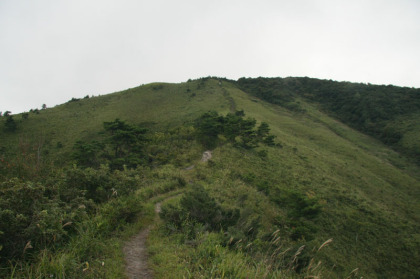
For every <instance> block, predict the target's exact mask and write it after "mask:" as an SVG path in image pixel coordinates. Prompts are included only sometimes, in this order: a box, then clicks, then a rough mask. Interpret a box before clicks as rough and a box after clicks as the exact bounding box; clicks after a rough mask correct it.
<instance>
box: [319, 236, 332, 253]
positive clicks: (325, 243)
mask: <svg viewBox="0 0 420 279" xmlns="http://www.w3.org/2000/svg"><path fill="white" fill-rule="evenodd" d="M332 241H333V239H332V238H330V239H328V240H327V241H325V242H324V243H322V245H321V246H319V248H318V251H317V252H319V251H320V250H321V249H322V248H323V247H325V246H327V245H328V244H329V243H331V242H332Z"/></svg>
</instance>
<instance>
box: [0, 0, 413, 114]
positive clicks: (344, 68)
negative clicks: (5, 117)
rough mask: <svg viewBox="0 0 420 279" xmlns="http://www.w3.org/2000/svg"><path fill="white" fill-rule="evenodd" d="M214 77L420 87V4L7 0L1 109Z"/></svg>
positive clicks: (0, 32) (0, 56) (0, 52)
mask: <svg viewBox="0 0 420 279" xmlns="http://www.w3.org/2000/svg"><path fill="white" fill-rule="evenodd" d="M209 75H211V76H220V77H227V78H230V79H238V78H240V77H258V76H265V77H277V76H280V77H286V76H309V77H316V78H323V79H333V80H339V81H343V80H345V81H354V82H370V83H373V84H395V85H401V86H409V87H420V1H419V0H352V1H348V0H345V1H341V0H321V1H317V0H295V1H291V0H290V1H282V0H255V1H251V0H240V1H236V0H234V1H228V0H225V1H219V0H213V1H209V0H207V1H201V0H178V1H169V0H149V1H143V0H90V1H89V0H68V1H61V0H36V1H34V0H27V1H26V0H0V111H3V112H4V111H6V110H10V111H12V113H19V112H23V111H29V110H30V109H31V108H40V107H41V105H42V104H44V103H45V104H47V106H48V107H52V106H54V105H57V104H60V103H64V102H66V101H68V100H69V99H71V98H72V97H78V98H79V97H84V96H86V95H88V94H89V95H92V94H93V95H98V94H106V93H112V92H115V91H120V90H123V89H127V88H130V87H135V86H138V85H140V84H145V83H150V82H156V81H164V82H182V81H186V80H188V79H189V78H191V79H194V78H199V77H203V76H209Z"/></svg>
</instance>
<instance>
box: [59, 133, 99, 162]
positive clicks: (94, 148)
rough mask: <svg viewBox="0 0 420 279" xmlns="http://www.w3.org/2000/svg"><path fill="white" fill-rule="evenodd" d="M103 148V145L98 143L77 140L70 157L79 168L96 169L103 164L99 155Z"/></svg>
mask: <svg viewBox="0 0 420 279" xmlns="http://www.w3.org/2000/svg"><path fill="white" fill-rule="evenodd" d="M61 146H62V145H61ZM104 148H105V144H104V143H101V142H99V141H95V140H94V141H92V142H90V143H86V142H83V141H81V140H78V141H76V143H75V144H74V147H73V150H74V151H73V154H72V157H73V159H74V160H76V162H77V164H78V165H79V166H81V167H86V168H87V167H92V168H97V167H99V166H100V165H101V164H102V163H103V160H104V158H103V156H101V154H103V153H102V151H103V150H104Z"/></svg>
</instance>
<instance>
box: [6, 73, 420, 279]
mask: <svg viewBox="0 0 420 279" xmlns="http://www.w3.org/2000/svg"><path fill="white" fill-rule="evenodd" d="M304 81H305V80H304V79H303V80H301V79H289V80H284V81H282V82H284V83H285V84H288V87H287V88H286V87H285V86H284V85H282V86H283V87H281V86H280V87H281V88H280V87H279V86H278V84H277V83H278V80H276V81H275V82H274V83H273V82H272V81H266V80H259V81H258V82H259V83H260V84H258V82H256V81H255V80H248V79H240V80H239V81H238V82H236V81H229V80H226V79H217V78H203V79H199V80H194V81H188V82H185V83H181V84H165V83H156V84H149V85H144V86H140V87H137V88H132V89H128V90H125V91H122V92H117V93H113V94H109V95H104V96H98V97H91V98H84V99H81V100H75V99H73V100H71V101H69V102H67V103H65V104H62V105H59V106H56V107H54V108H48V109H44V110H40V111H39V112H38V113H37V112H30V113H29V114H28V115H27V116H24V114H20V115H13V121H14V123H15V129H10V128H8V126H7V125H6V122H7V121H8V120H7V119H8V117H2V118H0V127H5V128H4V129H3V130H0V138H1V142H0V149H1V153H0V159H1V162H0V164H1V165H0V175H1V176H0V210H1V212H0V231H1V232H2V233H0V240H1V241H2V243H1V246H2V249H1V250H0V268H1V269H0V272H1V274H2V275H4V276H7V277H10V278H25V277H26V278H27V277H33V278H44V277H46V276H50V275H53V276H54V278H100V277H102V278H105V277H106V278H121V277H123V276H124V275H123V274H124V260H123V256H122V252H121V251H122V248H121V247H122V245H123V243H124V241H125V239H127V237H129V236H130V235H132V234H135V233H136V232H137V231H138V230H139V229H140V228H141V227H145V226H148V224H150V223H151V222H152V219H153V218H152V216H153V204H154V202H155V201H159V200H162V201H163V205H162V213H161V214H160V216H161V220H160V221H159V222H158V223H156V224H155V225H154V226H153V227H152V233H151V234H150V238H149V240H148V245H149V253H150V258H149V264H150V266H151V267H152V268H153V270H154V274H155V277H156V278H168V274H171V276H170V277H171V278H308V277H309V276H319V277H321V278H347V277H350V278H360V277H364V278H417V277H419V276H420V273H419V269H418V263H419V262H420V255H419V251H420V234H419V231H420V206H419V205H420V202H419V200H420V176H419V173H420V171H419V168H418V165H417V164H414V163H412V161H413V158H414V160H415V158H416V156H417V155H416V154H417V153H415V154H414V153H413V154H414V155H413V154H411V156H406V155H403V154H408V153H410V151H412V150H417V148H418V146H417V145H418V141H417V140H416V138H417V136H416V135H417V133H418V132H419V131H420V129H417V128H416V127H417V125H418V120H417V118H415V117H414V115H417V114H418V113H420V110H418V109H417V104H416V103H415V102H414V103H413V102H411V103H413V104H412V106H410V107H409V108H407V111H408V112H405V111H404V110H403V109H401V108H399V110H401V112H398V113H397V114H396V116H395V117H388V118H386V119H384V118H381V119H380V120H377V122H375V120H374V119H373V120H372V123H380V125H382V126H378V127H379V128H378V129H377V130H375V131H366V129H368V126H366V125H367V124H366V125H365V126H363V125H364V124H363V125H362V126H363V128H360V127H361V126H358V125H355V124H354V123H353V122H349V124H350V125H351V127H349V126H347V125H346V124H343V122H348V121H350V120H348V119H350V118H351V117H350V116H348V115H345V116H343V115H342V116H338V114H339V112H340V111H339V110H338V108H337V109H335V110H333V109H332V107H333V104H332V103H329V102H327V101H322V100H318V99H317V98H316V96H318V95H316V94H317V93H316V92H319V90H318V89H319V88H315V89H314V88H313V87H312V85H311V83H310V82H307V83H305V82H304ZM311 82H313V81H311ZM289 83H290V84H294V85H293V86H292V85H290V84H289ZM276 84H277V85H276ZM282 84H283V83H282ZM296 84H298V85H299V86H298V85H296ZM353 86H356V85H353ZM350 87H351V86H350ZM356 87H357V86H356ZM279 88H280V89H279ZM285 88H286V89H285ZM351 88H352V87H351ZM394 89H395V88H394ZM397 89H398V90H400V91H401V94H406V92H405V91H404V90H405V89H404V90H403V89H399V88H397ZM317 90H318V91H317ZM375 90H377V91H380V90H381V88H376V87H375ZM264 92H265V93H266V94H262V93H264ZM267 92H268V93H267ZM273 92H274V93H273ZM416 92H417V91H415V92H414V93H412V92H411V93H407V94H409V95H407V97H406V98H408V99H410V98H414V99H415V98H417V95H415V94H417V93H416ZM359 93H360V95H362V94H363V92H359ZM273 94H274V95H276V94H277V95H276V96H278V98H277V97H276V98H277V99H276V101H273V99H272V98H271V97H272V96H273ZM354 94H356V93H354ZM410 94H414V95H413V96H414V97H413V96H412V95H410ZM267 96H268V97H267ZM270 96H271V97H270ZM404 96H405V95H404ZM325 99H328V100H329V101H330V100H331V99H332V97H328V98H325ZM391 99H392V100H394V99H393V98H391ZM401 99H404V97H401ZM410 100H411V99H410ZM395 102H397V101H395ZM398 102H399V101H398ZM355 107H357V105H355ZM394 107H395V106H394ZM320 108H322V110H321V109H320ZM209 111H212V113H208V112H209ZM349 111H351V109H350V108H349V109H348V110H346V113H349ZM386 111H387V113H390V112H388V110H386ZM238 112H239V113H238ZM206 113H208V114H206ZM243 114H244V115H243ZM355 114H357V113H356V112H355ZM332 116H335V117H337V118H334V117H332ZM206 117H207V118H206ZM343 117H344V118H343ZM355 118H356V116H355ZM116 119H119V121H122V123H124V125H125V126H124V125H122V126H121V127H126V128H121V131H120V130H109V129H108V130H107V127H110V125H114V124H115V125H116V123H121V122H117V121H116ZM254 120H255V121H254ZM385 120H386V121H385ZM205 121H207V122H205ZM340 121H343V122H340ZM384 121H385V122H384ZM405 121H406V122H405ZM9 122H10V120H9ZM104 122H106V123H109V125H108V126H107V125H104ZM262 123H267V124H268V127H269V129H270V132H269V134H271V135H274V136H275V139H274V144H269V141H266V144H265V143H263V142H264V141H263V140H261V141H257V140H258V138H259V136H258V135H259V134H260V133H261V132H259V131H258V129H260V128H259V127H261V126H263V125H262ZM363 123H365V122H363ZM229 125H231V126H229ZM235 125H236V126H235ZM245 126H247V128H245ZM203 127H205V129H204V128H203ZM229 127H240V128H238V129H240V130H241V132H240V133H239V132H238V133H237V134H235V133H234V132H232V129H231V128H229ZM384 127H385V128H384ZM390 127H394V128H396V127H398V129H400V130H399V131H400V132H401V134H400V136H399V137H398V140H396V141H392V142H389V141H386V140H384V137H383V134H380V132H381V131H383V129H388V128H389V129H391V128H390ZM355 128H357V129H359V128H360V130H361V131H364V132H365V133H367V134H369V135H366V134H363V133H361V132H360V131H357V130H355ZM139 129H143V130H141V131H146V130H147V132H144V135H143V134H142V136H141V137H140V136H138V137H137V136H134V134H135V133H136V131H137V132H138V131H140V130H139ZM144 129H146V130H144ZM201 129H204V130H201ZM261 129H262V128H261ZM364 129H365V130H364ZM233 130H235V129H233ZM203 131H204V132H203ZM206 131H208V133H207V134H206ZM120 132H121V133H120ZM378 134H380V136H377V139H375V138H374V137H371V136H372V135H373V136H375V135H378ZM117 135H120V136H122V137H123V138H122V139H121V140H120V141H119V142H118V141H116V140H115V139H116V138H115V136H117ZM143 136H144V137H143ZM203 136H205V137H206V141H203ZM207 137H209V138H210V139H211V141H212V142H211V143H212V145H213V146H212V152H213V157H212V159H211V160H210V161H208V162H205V163H203V162H199V161H200V158H201V154H202V153H203V152H204V151H205V150H206V148H207V146H206V145H208V140H209V138H207ZM384 142H385V143H384ZM203 144H204V145H203ZM386 144H391V145H392V147H393V148H394V149H391V148H390V147H389V146H387V145H386ZM117 149H118V150H119V151H118V152H117ZM396 150H397V151H396ZM114 151H115V152H114ZM398 151H401V152H403V153H398ZM413 152H417V151H413ZM83 157H86V158H87V157H89V158H93V159H92V160H90V161H82V159H83ZM100 164H105V165H102V166H99V165H100ZM106 165H108V167H107V166H106ZM192 165H194V167H193V168H187V167H189V166H192ZM116 193H118V194H116ZM167 197H172V198H169V199H167ZM203 203H205V206H203V208H204V209H202V208H200V206H199V207H198V208H197V206H196V205H195V204H199V205H200V204H203ZM331 239H332V241H331ZM12 242H13V243H12ZM323 244H324V245H323ZM320 247H322V248H320Z"/></svg>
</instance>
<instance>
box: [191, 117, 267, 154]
mask: <svg viewBox="0 0 420 279" xmlns="http://www.w3.org/2000/svg"><path fill="white" fill-rule="evenodd" d="M244 117H245V113H244V111H243V110H242V111H236V112H235V113H228V114H227V115H226V116H219V114H218V113H217V112H215V111H210V112H207V113H204V114H203V115H201V116H200V117H199V118H198V119H197V120H196V121H195V123H194V128H195V129H196V131H197V132H196V134H197V138H198V140H199V141H200V142H201V143H202V144H203V145H204V146H205V147H206V148H208V149H213V148H214V147H216V146H217V144H218V142H219V135H222V136H224V137H225V138H226V139H227V140H228V141H229V142H231V143H233V144H234V145H236V146H240V147H242V148H246V149H252V148H255V147H257V146H258V143H259V142H263V143H265V144H267V145H274V138H275V136H274V135H270V134H269V131H270V128H269V126H268V124H267V123H261V124H260V126H259V127H258V129H257V130H255V125H256V123H257V121H256V120H255V119H253V118H246V119H244Z"/></svg>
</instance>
